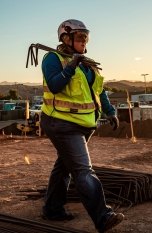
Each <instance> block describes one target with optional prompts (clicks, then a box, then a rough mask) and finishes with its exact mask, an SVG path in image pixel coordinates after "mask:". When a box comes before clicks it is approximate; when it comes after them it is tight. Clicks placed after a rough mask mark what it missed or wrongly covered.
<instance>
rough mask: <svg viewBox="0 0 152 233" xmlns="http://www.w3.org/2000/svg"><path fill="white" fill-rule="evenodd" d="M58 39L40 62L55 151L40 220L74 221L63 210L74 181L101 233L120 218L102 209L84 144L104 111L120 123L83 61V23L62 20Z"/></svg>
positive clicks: (46, 122) (45, 123)
mask: <svg viewBox="0 0 152 233" xmlns="http://www.w3.org/2000/svg"><path fill="white" fill-rule="evenodd" d="M58 39H59V41H60V42H61V43H60V44H59V45H58V46H57V51H58V52H49V53H48V54H46V55H45V57H44V59H43V61H42V72H43V76H44V80H43V85H44V95H43V98H44V102H43V105H42V115H41V127H42V129H43V130H44V132H45V133H46V135H47V136H48V137H49V139H50V140H51V142H52V143H53V145H54V147H55V148H56V150H57V160H56V162H55V165H54V168H53V170H52V172H51V175H50V179H49V183H48V188H47V193H46V198H45V204H44V206H43V217H44V218H47V219H50V220H71V219H73V217H74V216H73V214H72V213H69V212H67V211H66V210H65V207H64V205H65V204H66V197H67V191H68V187H69V184H70V179H71V177H72V178H73V181H74V184H75V187H76V189H77V191H78V194H79V196H80V198H81V201H82V203H83V205H84V207H85V209H86V210H87V212H88V214H89V216H90V217H91V219H92V221H93V222H94V224H95V227H96V229H97V230H98V232H100V233H101V232H105V231H106V230H108V229H110V228H112V227H113V226H114V225H117V224H118V223H120V222H121V221H122V220H123V218H124V215H123V214H121V213H114V211H113V210H112V208H111V207H109V206H107V205H106V201H105V196H104V191H103V188H102V184H101V182H100V181H99V179H98V178H97V176H96V174H95V172H94V170H93V169H92V164H91V160H90V156H89V151H88V147H87V143H88V141H89V139H90V137H91V135H92V134H93V132H94V130H95V129H96V126H97V120H98V118H99V117H100V115H101V112H102V111H103V112H104V113H105V114H107V117H108V118H109V120H110V122H111V123H112V124H114V127H115V128H117V127H118V126H119V121H118V119H117V117H116V115H115V109H114V108H113V106H112V105H111V104H110V102H109V99H108V97H107V95H106V93H105V91H104V89H103V77H102V76H101V75H100V73H99V71H98V69H97V68H94V67H93V66H91V65H88V64H87V63H86V62H85V57H84V54H85V53H86V52H87V50H86V45H87V43H88V41H89V30H88V29H87V28H86V26H85V25H84V23H83V22H81V21H79V20H75V19H70V20H66V21H64V22H63V23H61V25H60V26H59V28H58ZM61 53H66V54H69V55H72V58H70V57H69V56H67V55H63V54H62V55H61Z"/></svg>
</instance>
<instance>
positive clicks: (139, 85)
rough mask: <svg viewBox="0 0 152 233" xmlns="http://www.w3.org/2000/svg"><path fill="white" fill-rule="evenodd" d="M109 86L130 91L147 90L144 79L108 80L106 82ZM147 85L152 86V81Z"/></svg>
mask: <svg viewBox="0 0 152 233" xmlns="http://www.w3.org/2000/svg"><path fill="white" fill-rule="evenodd" d="M104 85H105V86H107V87H110V88H116V89H119V90H126V89H127V90H128V91H130V92H140V91H141V92H143V91H144V90H145V82H142V81H127V80H121V81H113V80H112V81H107V82H105V84H104ZM146 86H147V87H151V88H152V81H151V82H147V83H146Z"/></svg>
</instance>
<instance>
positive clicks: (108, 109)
mask: <svg viewBox="0 0 152 233" xmlns="http://www.w3.org/2000/svg"><path fill="white" fill-rule="evenodd" d="M100 101H101V106H102V111H103V112H104V113H105V114H106V115H107V116H111V115H115V108H114V107H113V106H112V104H111V103H110V100H109V98H108V96H107V94H106V92H105V90H104V89H103V91H102V93H101V94H100Z"/></svg>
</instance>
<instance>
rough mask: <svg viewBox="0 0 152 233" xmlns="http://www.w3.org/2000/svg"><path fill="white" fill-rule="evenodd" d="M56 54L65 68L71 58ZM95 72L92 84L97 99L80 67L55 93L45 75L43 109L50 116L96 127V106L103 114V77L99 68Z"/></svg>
mask: <svg viewBox="0 0 152 233" xmlns="http://www.w3.org/2000/svg"><path fill="white" fill-rule="evenodd" d="M56 54H57V56H58V57H59V59H60V61H61V64H62V66H63V68H64V67H65V66H66V65H67V63H68V62H69V61H70V60H71V59H70V58H66V59H65V58H64V57H62V56H61V55H60V54H58V53H56ZM46 56H47V55H46ZM94 72H95V80H94V83H93V85H92V91H93V94H94V99H95V100H93V98H92V94H91V91H90V87H89V84H88V82H87V79H86V77H85V74H84V73H83V71H82V70H81V69H80V67H77V68H76V69H75V75H73V76H72V78H71V80H70V81H69V83H68V84H67V85H66V86H65V87H64V89H63V90H62V91H61V92H59V93H57V94H53V93H52V92H51V91H50V90H49V88H48V86H47V83H46V80H45V77H43V91H44V94H43V105H42V111H43V112H44V113H45V114H47V115H48V116H52V117H55V118H58V119H62V120H66V121H70V122H73V123H77V124H79V125H81V126H84V127H95V126H96V119H95V110H96V108H98V111H99V115H100V114H101V103H100V97H99V95H100V94H101V92H102V90H103V77H102V76H101V75H100V74H99V72H98V70H97V69H94Z"/></svg>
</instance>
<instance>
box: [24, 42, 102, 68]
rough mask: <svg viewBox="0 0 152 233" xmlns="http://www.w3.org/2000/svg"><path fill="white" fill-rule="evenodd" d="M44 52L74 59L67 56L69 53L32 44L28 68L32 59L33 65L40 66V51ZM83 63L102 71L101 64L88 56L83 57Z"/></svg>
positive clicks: (29, 51) (28, 57) (29, 50)
mask: <svg viewBox="0 0 152 233" xmlns="http://www.w3.org/2000/svg"><path fill="white" fill-rule="evenodd" d="M39 49H41V50H44V51H47V52H57V53H59V54H61V55H62V56H65V57H70V58H72V56H73V55H71V54H67V53H63V52H61V51H58V50H56V49H53V48H51V47H48V46H46V45H42V44H38V43H37V44H31V45H30V47H29V49H28V54H27V61H26V68H27V67H28V63H29V59H31V65H33V64H34V65H35V66H37V65H38V50H39ZM82 63H84V65H86V66H89V67H93V68H96V69H99V70H102V68H101V67H99V65H100V63H99V62H95V61H94V60H93V59H91V58H88V57H86V56H84V57H83V60H82Z"/></svg>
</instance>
